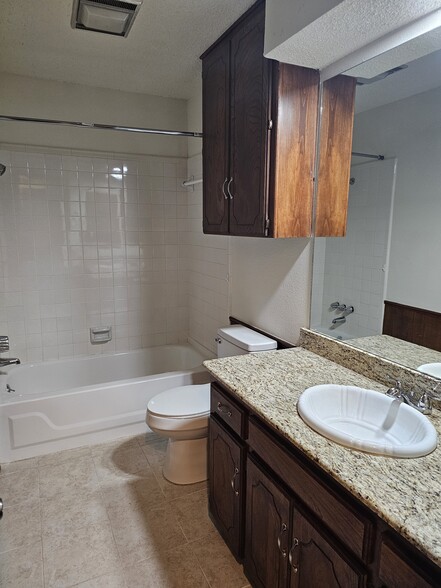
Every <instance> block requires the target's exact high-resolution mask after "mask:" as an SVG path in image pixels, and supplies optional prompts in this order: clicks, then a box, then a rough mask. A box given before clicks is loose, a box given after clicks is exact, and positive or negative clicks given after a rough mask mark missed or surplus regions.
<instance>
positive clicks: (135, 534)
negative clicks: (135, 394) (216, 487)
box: [0, 434, 248, 588]
mask: <svg viewBox="0 0 441 588" xmlns="http://www.w3.org/2000/svg"><path fill="white" fill-rule="evenodd" d="M165 447H166V444H165V442H164V441H163V440H161V439H159V438H158V437H156V436H155V435H154V434H149V435H147V436H142V437H131V438H124V439H121V440H119V441H118V442H113V443H108V444H104V445H94V446H90V447H82V448H80V449H74V450H71V451H62V452H60V453H56V454H52V455H46V456H42V457H37V458H32V459H29V460H24V461H19V462H13V463H10V464H4V465H3V466H2V470H1V473H0V496H1V497H2V498H3V501H4V504H5V508H4V516H3V519H2V520H1V521H0V586H1V587H2V588H3V587H6V586H7V587H11V588H25V587H26V588H43V587H44V588H67V587H70V586H78V587H81V588H123V587H124V588H138V587H139V588H153V587H154V588H169V587H173V588H199V587H200V588H217V587H219V588H220V587H222V588H243V587H245V586H248V583H247V580H246V578H245V577H244V575H243V573H242V568H241V566H239V565H238V564H237V562H236V561H235V560H234V558H233V556H232V555H231V554H230V552H229V551H228V548H227V547H226V545H225V544H224V542H223V541H222V539H221V538H220V536H219V535H218V533H217V531H216V530H215V528H214V527H213V525H212V523H211V522H210V520H209V518H208V514H207V489H206V483H205V482H202V483H200V484H193V485H191V486H176V485H174V484H170V483H169V482H167V481H166V480H165V479H164V478H163V476H162V463H163V460H164V455H165Z"/></svg>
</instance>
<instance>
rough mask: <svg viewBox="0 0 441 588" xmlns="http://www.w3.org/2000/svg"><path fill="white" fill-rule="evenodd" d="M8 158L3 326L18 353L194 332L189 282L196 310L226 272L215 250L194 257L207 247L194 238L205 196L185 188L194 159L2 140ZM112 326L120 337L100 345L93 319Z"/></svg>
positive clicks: (153, 340) (120, 344)
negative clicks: (92, 338) (11, 144)
mask: <svg viewBox="0 0 441 588" xmlns="http://www.w3.org/2000/svg"><path fill="white" fill-rule="evenodd" d="M0 161H1V162H2V163H4V164H6V165H7V171H6V173H5V175H4V176H3V177H1V178H0V333H1V334H5V335H9V337H10V342H11V355H13V356H18V357H20V358H21V359H22V360H23V361H42V360H43V361H45V360H50V359H57V358H61V357H73V356H78V355H90V354H100V353H113V352H115V351H125V350H128V349H134V348H140V347H146V346H150V345H160V344H165V343H175V342H181V341H185V340H186V339H187V336H188V304H187V301H188V298H187V291H188V290H190V292H191V293H192V298H191V300H192V309H193V308H194V306H195V305H194V302H193V298H194V297H196V298H198V300H202V297H203V296H205V294H202V291H203V292H204V293H206V291H207V290H209V289H210V287H211V288H212V291H215V290H216V289H217V281H219V282H220V283H222V284H223V283H224V282H225V276H221V275H220V274H219V275H217V273H216V272H214V275H212V273H213V271H212V266H211V265H210V263H211V264H212V265H213V267H214V266H216V261H213V258H214V257H215V253H217V252H218V250H217V249H216V248H213V258H212V257H210V255H208V257H207V258H204V259H202V258H199V260H198V262H197V263H196V265H194V263H193V258H192V257H191V256H192V255H193V253H195V255H196V254H197V253H198V251H199V249H200V251H204V247H203V246H202V245H198V243H199V241H198V239H199V237H198V236H192V231H193V230H195V231H196V225H197V224H198V220H196V219H195V218H194V215H195V214H196V212H197V211H196V208H198V205H196V204H194V202H193V197H194V195H193V194H190V193H189V194H187V191H186V190H185V189H183V188H182V187H181V183H182V181H183V179H184V178H185V177H186V175H187V171H186V160H185V159H180V158H160V157H146V158H137V159H135V158H129V157H125V156H123V155H120V156H119V155H114V154H112V155H111V156H106V155H104V154H103V155H102V156H92V157H90V156H87V155H86V154H82V153H81V152H77V153H73V154H72V153H71V154H66V152H58V153H57V152H56V151H51V152H49V151H48V152H36V151H35V152H33V151H16V150H12V149H10V150H7V149H3V150H1V151H0ZM195 194H196V193H195ZM187 198H188V199H189V202H188V204H189V206H188V208H187ZM187 212H188V214H187ZM181 232H182V234H181ZM197 235H199V232H198V233H197ZM183 247H186V249H185V252H186V255H187V256H188V257H184V258H183ZM193 247H194V249H193ZM198 247H199V249H198ZM220 251H222V249H221V248H220ZM183 259H184V260H185V263H183V264H181V267H180V265H179V263H180V262H182V260H183ZM216 259H217V258H216ZM217 265H220V263H217ZM198 267H199V269H198ZM186 272H189V273H188V275H187V276H186V275H185V274H186ZM205 272H207V275H205ZM189 276H190V277H189ZM202 277H203V279H202ZM187 278H188V279H187ZM198 279H199V280H202V282H203V285H202V287H201V291H200V292H198V293H195V294H194V296H193V290H194V286H195V285H196V284H197V283H198ZM206 302H207V304H208V302H209V300H206ZM219 303H220V304H223V303H224V301H223V300H222V301H219ZM196 306H197V305H196ZM215 308H217V309H218V307H216V306H215ZM204 310H205V315H206V317H207V318H208V317H209V316H210V317H213V314H212V313H211V312H208V311H207V309H206V308H204ZM213 320H214V319H213ZM107 325H109V326H110V325H111V326H112V327H113V340H112V341H111V342H110V343H106V344H102V345H91V344H90V343H89V327H92V326H107ZM200 339H202V340H203V341H205V338H204V337H203V336H202V335H201V336H200Z"/></svg>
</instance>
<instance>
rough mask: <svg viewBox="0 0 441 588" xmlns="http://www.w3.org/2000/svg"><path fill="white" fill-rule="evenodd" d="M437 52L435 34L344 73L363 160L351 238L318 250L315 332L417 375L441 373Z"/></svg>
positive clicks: (440, 44)
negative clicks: (352, 88) (352, 93)
mask: <svg viewBox="0 0 441 588" xmlns="http://www.w3.org/2000/svg"><path fill="white" fill-rule="evenodd" d="M440 48H441V29H437V30H435V31H432V32H431V33H430V34H428V35H424V36H422V37H418V38H417V39H414V40H412V41H411V42H409V43H407V44H406V45H403V46H400V47H398V48H396V49H394V50H392V51H389V52H387V53H385V54H383V55H381V56H379V57H377V58H375V59H373V60H370V61H368V62H366V63H363V64H361V65H359V66H357V67H356V68H354V69H352V70H350V71H348V72H346V74H345V75H349V76H352V77H356V78H357V80H358V82H357V90H356V99H355V118H354V133H353V145H352V150H353V152H355V153H358V154H360V153H362V154H364V155H354V156H353V158H352V166H351V181H350V189H349V202H348V223H347V234H346V237H343V238H341V237H338V238H316V239H315V244H314V265H313V286H312V298H311V323H310V324H311V328H312V329H313V330H317V331H319V332H322V333H324V334H327V335H329V336H331V337H334V338H337V339H340V340H345V342H346V343H349V344H351V345H353V346H355V347H358V348H361V349H365V350H367V351H369V352H371V353H374V354H377V355H380V356H382V357H385V358H386V359H390V360H392V361H394V362H396V363H400V364H402V365H405V366H407V367H411V368H412V369H417V368H418V367H419V366H421V365H422V364H433V363H439V364H440V366H439V367H438V368H437V367H435V368H433V367H432V368H429V369H431V370H433V369H435V370H436V369H439V368H441V49H440ZM318 182H320V178H318ZM385 301H386V304H385ZM390 303H393V304H390ZM385 308H386V314H385ZM383 321H384V326H383ZM438 321H439V322H438ZM397 329H398V333H399V334H398V335H397V336H396V337H391V336H389V335H382V333H385V332H386V333H389V334H396V331H397ZM402 333H403V334H402ZM397 337H399V338H397ZM415 337H416V338H415ZM403 339H407V341H404V340H403ZM409 340H410V341H414V343H411V342H408V341H409ZM415 341H417V342H418V345H416V344H415ZM421 369H422V370H423V369H424V371H426V368H421ZM431 373H432V375H436V374H435V373H433V371H432V372H431ZM438 375H439V377H441V370H440V371H439V372H438Z"/></svg>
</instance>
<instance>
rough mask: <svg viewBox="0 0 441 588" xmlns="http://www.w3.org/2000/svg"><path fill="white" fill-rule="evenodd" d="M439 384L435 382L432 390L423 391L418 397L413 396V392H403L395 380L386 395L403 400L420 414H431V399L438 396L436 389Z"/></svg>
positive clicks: (399, 383)
mask: <svg viewBox="0 0 441 588" xmlns="http://www.w3.org/2000/svg"><path fill="white" fill-rule="evenodd" d="M438 386H439V384H437V385H436V386H435V387H434V388H433V390H431V391H429V392H424V393H423V394H422V395H421V396H420V397H419V398H417V397H416V396H415V392H410V393H407V392H404V390H403V389H402V387H401V382H400V380H396V381H395V385H394V386H392V387H391V388H389V390H387V392H386V394H387V396H391V397H392V398H396V399H397V400H399V401H400V402H405V403H406V404H408V405H409V406H411V407H412V408H414V409H415V410H417V411H418V412H421V413H422V414H432V408H433V399H434V398H437V399H438V398H440V396H439V395H438V394H436V390H437V388H438Z"/></svg>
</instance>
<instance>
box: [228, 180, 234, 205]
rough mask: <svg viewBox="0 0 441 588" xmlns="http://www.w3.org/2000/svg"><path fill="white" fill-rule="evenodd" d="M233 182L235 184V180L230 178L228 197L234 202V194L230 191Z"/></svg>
mask: <svg viewBox="0 0 441 588" xmlns="http://www.w3.org/2000/svg"><path fill="white" fill-rule="evenodd" d="M232 182H233V178H230V179H229V181H228V184H227V192H228V196H229V197H230V200H233V194H232V193H231V190H230V186H231V184H232Z"/></svg>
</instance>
